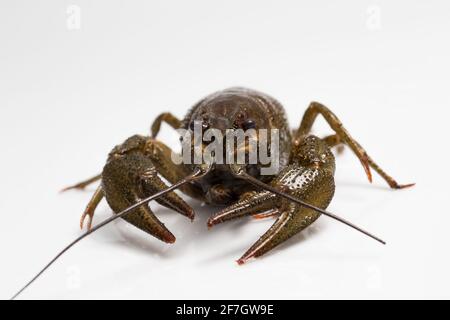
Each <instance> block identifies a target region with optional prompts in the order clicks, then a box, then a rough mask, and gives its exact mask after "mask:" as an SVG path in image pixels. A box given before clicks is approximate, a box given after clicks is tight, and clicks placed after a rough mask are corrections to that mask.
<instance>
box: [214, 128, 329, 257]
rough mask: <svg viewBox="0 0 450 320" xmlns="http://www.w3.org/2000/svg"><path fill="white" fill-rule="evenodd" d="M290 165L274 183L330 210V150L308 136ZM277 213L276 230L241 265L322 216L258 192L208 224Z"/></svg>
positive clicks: (293, 151) (252, 249) (323, 143)
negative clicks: (265, 213)
mask: <svg viewBox="0 0 450 320" xmlns="http://www.w3.org/2000/svg"><path fill="white" fill-rule="evenodd" d="M290 163H291V164H290V165H289V166H288V167H286V168H284V169H283V170H282V171H281V172H280V173H279V175H278V176H277V177H276V178H275V179H274V180H273V181H272V182H271V185H272V187H275V188H277V189H279V190H281V191H283V192H285V193H288V194H290V195H292V196H295V197H296V198H299V199H301V200H303V201H305V202H307V203H309V204H312V205H314V206H316V207H319V208H321V209H326V208H327V207H328V205H329V204H330V202H331V200H332V198H333V195H334V188H335V186H334V178H333V175H334V170H335V163H334V156H333V154H332V153H331V151H330V149H329V147H328V146H327V145H326V143H325V142H323V141H322V140H321V139H319V138H317V137H315V136H307V137H305V138H304V139H303V140H302V141H300V142H299V143H297V144H295V145H294V146H293V149H292V154H291V161H290ZM267 211H272V212H277V213H278V218H277V220H276V221H275V223H274V224H273V225H272V227H271V228H270V229H269V230H268V231H267V232H266V233H265V234H264V235H263V236H262V237H261V238H260V239H259V240H258V241H257V242H256V243H255V244H254V245H253V246H252V247H251V248H250V249H249V250H248V251H247V252H246V253H245V254H244V255H243V256H242V257H241V258H240V259H239V260H238V263H239V264H243V263H245V262H246V261H247V260H249V259H251V258H256V257H259V256H262V255H263V254H265V253H267V252H268V251H270V250H271V249H273V248H275V247H276V246H278V245H279V244H281V243H283V242H284V241H286V240H288V239H289V238H291V237H292V236H294V235H296V234H297V233H299V232H300V231H302V230H303V229H305V228H306V227H308V226H309V225H311V224H312V223H313V222H314V221H316V220H317V218H318V217H319V216H320V213H318V212H316V211H314V210H312V209H309V208H305V207H303V206H301V205H299V204H296V203H293V202H291V201H289V200H287V199H284V198H281V197H279V196H277V195H274V194H272V193H270V192H268V191H259V192H255V193H254V194H253V195H251V196H247V197H245V198H243V199H241V200H240V201H238V202H237V203H235V204H233V205H231V206H230V207H228V208H226V209H224V210H222V211H221V212H219V213H217V214H216V215H215V216H214V217H212V218H211V219H209V221H208V225H209V226H213V225H215V224H218V223H221V222H224V221H228V220H232V219H236V218H239V217H242V216H246V215H254V214H261V213H264V212H267Z"/></svg>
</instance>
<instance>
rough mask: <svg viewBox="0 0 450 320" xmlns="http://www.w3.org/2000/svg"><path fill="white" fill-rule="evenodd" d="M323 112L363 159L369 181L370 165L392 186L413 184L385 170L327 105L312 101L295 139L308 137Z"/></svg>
mask: <svg viewBox="0 0 450 320" xmlns="http://www.w3.org/2000/svg"><path fill="white" fill-rule="evenodd" d="M319 114H321V115H322V116H323V117H324V118H325V120H326V121H327V122H328V124H329V125H330V127H331V128H332V129H333V130H334V131H335V132H336V135H337V136H338V137H339V138H340V139H341V140H342V142H343V143H345V144H346V145H348V146H349V147H350V149H352V151H353V152H354V153H355V154H356V156H357V157H358V158H359V160H360V161H361V164H362V165H363V167H364V170H365V171H366V174H367V177H368V179H369V181H372V174H371V172H370V167H372V169H374V170H375V171H376V172H377V173H378V174H379V175H380V176H381V177H382V178H383V179H384V180H385V181H386V182H387V183H388V184H389V186H390V187H391V188H394V189H401V188H406V187H410V186H412V184H407V185H400V184H398V183H397V182H396V181H395V180H394V179H393V178H392V177H391V176H389V175H388V174H387V173H386V172H384V171H383V170H382V169H381V168H380V166H378V164H376V163H375V161H374V160H373V159H372V158H371V157H370V156H369V155H368V154H367V152H366V151H365V150H364V149H363V147H361V145H360V144H359V143H358V142H357V141H356V140H355V139H353V138H352V136H351V135H350V134H349V133H348V131H347V130H346V129H345V128H344V126H343V124H342V122H341V121H340V120H339V119H338V117H336V115H335V114H334V113H333V112H331V110H329V109H328V108H327V107H325V106H324V105H322V104H320V103H318V102H312V103H311V104H310V106H309V107H308V109H307V110H306V112H305V114H304V116H303V119H302V122H301V124H300V128H299V129H298V131H297V132H296V134H295V137H294V141H295V142H296V143H299V142H300V141H301V140H302V139H303V138H304V137H306V136H307V135H308V134H309V132H310V131H311V128H312V126H313V124H314V121H315V120H316V118H317V116H318V115H319ZM332 139H334V138H328V140H329V141H328V142H329V143H333V141H332Z"/></svg>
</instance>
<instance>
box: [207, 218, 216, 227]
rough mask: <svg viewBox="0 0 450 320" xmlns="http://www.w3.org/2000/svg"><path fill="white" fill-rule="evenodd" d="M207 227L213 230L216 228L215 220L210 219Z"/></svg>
mask: <svg viewBox="0 0 450 320" xmlns="http://www.w3.org/2000/svg"><path fill="white" fill-rule="evenodd" d="M206 225H207V226H208V229H211V228H212V227H214V226H215V225H216V222H215V221H214V219H213V218H210V219H208V222H207V223H206Z"/></svg>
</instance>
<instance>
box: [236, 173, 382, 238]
mask: <svg viewBox="0 0 450 320" xmlns="http://www.w3.org/2000/svg"><path fill="white" fill-rule="evenodd" d="M235 174H236V176H238V177H240V178H242V179H244V180H247V181H248V182H250V183H251V184H253V185H255V186H257V187H260V188H262V189H265V190H267V191H270V192H272V193H274V194H276V195H278V196H281V197H284V198H286V199H288V200H291V201H293V202H295V203H298V204H300V205H302V206H304V207H306V208H309V209H312V210H315V211H317V212H320V213H321V214H323V215H325V216H328V217H330V218H332V219H334V220H337V221H339V222H341V223H343V224H345V225H347V226H349V227H351V228H353V229H355V230H357V231H359V232H361V233H364V234H365V235H366V236H369V237H371V238H372V239H375V240H376V241H378V242H380V243H382V244H386V242H385V241H383V240H381V239H380V238H378V237H376V236H374V235H373V234H371V233H370V232H368V231H366V230H364V229H362V228H360V227H358V226H356V225H354V224H353V223H351V222H350V221H347V220H345V219H343V218H341V217H338V216H337V215H335V214H334V213H331V212H328V211H326V210H323V209H321V208H318V207H316V206H313V205H311V204H309V203H306V202H303V201H301V200H300V199H298V198H296V197H294V196H291V195H290V194H287V193H284V192H282V191H280V190H278V189H275V188H274V187H272V186H270V185H268V184H265V183H264V182H261V181H259V180H258V179H256V178H254V177H252V176H251V175H249V174H247V173H246V172H245V171H243V170H239V171H238V172H235Z"/></svg>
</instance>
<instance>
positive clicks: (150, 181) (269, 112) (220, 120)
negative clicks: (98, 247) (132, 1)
mask: <svg viewBox="0 0 450 320" xmlns="http://www.w3.org/2000/svg"><path fill="white" fill-rule="evenodd" d="M318 115H322V116H323V118H324V119H325V120H326V122H327V123H328V124H329V126H330V127H331V129H333V131H334V134H333V135H330V136H327V137H325V138H322V139H321V138H318V137H316V136H314V135H311V129H312V126H313V124H314V122H315V120H316V118H317V116H318ZM163 122H164V123H167V124H168V125H170V126H171V127H173V128H174V129H184V130H186V131H192V130H193V129H194V126H195V124H196V123H200V124H201V125H202V127H203V128H204V129H211V128H213V129H215V130H219V131H221V132H225V131H227V130H229V129H237V128H238V129H242V130H249V129H277V130H278V131H279V152H278V159H277V160H278V161H279V164H280V170H279V171H278V172H277V173H275V174H272V175H262V174H261V170H262V165H261V164H260V163H257V164H249V163H244V164H234V163H233V164H221V163H215V162H214V161H212V162H208V163H201V164H192V163H180V164H176V163H174V162H173V161H172V155H173V151H172V150H171V149H170V148H169V147H168V146H167V145H165V144H164V143H163V142H161V141H159V140H157V139H156V138H157V135H158V133H159V131H160V127H161V124H162V123H163ZM342 145H346V146H348V147H349V148H350V149H351V150H352V151H353V153H354V154H355V155H356V156H357V157H358V159H359V160H360V162H361V164H362V166H363V168H364V170H365V173H366V175H367V178H368V179H369V181H370V182H371V181H372V175H371V169H373V170H374V171H376V172H377V173H378V174H379V175H380V176H381V177H382V178H383V179H384V180H385V181H386V182H387V183H388V185H389V186H390V187H391V188H393V189H401V188H405V187H409V186H412V185H413V184H407V185H400V184H398V183H397V182H396V181H395V180H394V179H393V178H392V177H391V176H390V175H388V174H387V173H386V172H385V171H383V170H382V169H381V167H380V166H378V164H376V163H375V161H374V160H373V159H372V158H371V157H370V156H369V155H368V154H367V152H366V151H365V150H364V149H363V148H362V147H361V145H360V144H359V143H358V142H357V141H356V140H355V139H353V138H352V137H351V135H350V134H349V133H348V131H347V130H346V129H345V128H344V126H343V125H342V123H341V121H340V120H339V119H338V118H337V117H336V115H334V113H333V112H331V111H330V110H329V109H328V108H327V107H326V106H324V105H323V104H320V103H318V102H312V103H311V104H310V105H309V107H308V108H307V110H306V112H305V113H304V115H303V118H302V120H301V123H300V126H299V127H298V129H296V130H294V131H292V132H291V130H290V128H289V125H288V122H287V120H286V116H285V111H284V109H283V107H282V105H281V104H280V103H279V102H278V101H276V100H275V99H274V98H272V97H270V96H268V95H266V94H263V93H261V92H257V91H254V90H250V89H244V88H230V89H227V90H223V91H219V92H216V93H214V94H211V95H209V96H207V97H206V98H204V99H202V100H201V101H199V102H198V103H197V104H195V105H194V106H193V107H192V108H191V109H190V111H189V112H188V113H187V115H186V116H185V117H184V119H182V120H180V119H178V118H177V117H176V116H174V115H173V114H171V113H163V114H161V115H159V116H158V117H157V118H156V120H155V121H154V122H153V125H152V126H151V136H140V135H136V136H132V137H130V138H128V139H127V140H126V141H125V142H124V143H122V144H120V145H119V146H116V147H115V148H114V149H113V150H112V151H111V153H110V154H109V157H108V160H107V163H106V165H105V167H104V169H103V172H102V173H101V174H100V175H98V176H96V177H94V178H91V179H89V180H86V181H84V182H82V183H79V184H76V185H74V186H72V187H69V188H66V189H65V190H69V189H83V188H85V187H86V186H87V185H89V184H91V183H93V182H95V181H97V180H101V184H100V186H99V187H98V188H97V190H96V191H95V193H94V195H93V197H92V199H91V201H90V202H89V204H88V205H87V207H86V210H85V212H84V213H83V215H82V217H81V221H80V225H81V228H83V223H84V221H85V219H86V217H88V218H89V222H88V231H87V232H86V233H85V234H83V235H82V236H81V237H80V238H78V239H76V240H75V241H74V242H72V243H71V244H70V245H69V246H68V247H66V248H65V249H64V250H63V251H62V252H61V253H60V254H58V256H57V257H56V258H55V259H53V260H52V261H51V262H50V263H49V264H48V265H47V266H46V267H45V268H44V269H43V270H42V271H41V272H40V273H39V274H38V275H37V276H36V277H35V278H33V279H32V281H30V282H29V283H28V284H27V285H26V286H25V288H26V287H27V286H28V285H29V284H31V282H33V281H34V280H35V279H36V278H37V277H38V276H39V275H40V274H41V273H42V272H43V271H45V270H46V269H47V268H48V267H49V266H50V265H51V264H52V263H53V262H54V261H55V260H56V259H57V258H58V257H59V256H60V255H61V254H62V253H64V252H65V251H66V250H67V249H68V248H70V247H71V246H72V245H74V244H75V243H77V242H78V241H80V240H81V239H82V238H84V237H86V236H87V235H89V234H90V233H92V232H94V231H96V230H98V229H99V228H101V227H103V226H104V225H106V224H107V223H109V222H111V221H112V220H115V219H117V218H119V217H121V218H123V219H125V220H126V221H127V222H129V223H131V224H132V225H134V226H136V227H137V228H139V229H141V230H142V231H145V232H147V233H149V234H151V235H152V236H154V237H156V238H158V239H160V240H162V241H164V242H166V243H173V242H175V240H176V239H175V236H174V235H173V234H172V233H171V232H170V231H169V230H168V229H167V228H166V227H165V226H164V224H163V223H161V222H160V221H159V220H158V219H157V218H156V216H155V215H154V214H153V212H152V210H151V209H150V207H149V206H148V205H147V203H148V202H149V201H151V200H156V201H157V202H158V203H160V204H161V205H163V206H165V207H168V208H170V209H172V210H174V211H177V212H179V213H180V214H182V215H184V216H186V217H188V218H189V219H194V216H195V214H194V211H193V209H192V208H191V207H190V206H189V205H188V204H187V203H186V202H185V201H184V200H183V199H182V198H181V197H180V196H179V195H177V194H176V193H174V192H173V190H175V189H177V188H179V190H181V191H182V192H183V193H185V194H186V195H189V196H191V197H193V198H196V199H199V200H201V201H203V202H205V203H207V204H211V205H226V207H225V208H224V209H222V210H221V211H220V212H218V213H216V214H215V215H213V216H212V217H211V218H210V219H209V220H208V227H213V226H214V225H217V224H219V223H222V222H225V221H229V220H232V219H236V218H240V217H244V216H249V215H252V216H254V217H256V218H263V217H270V216H274V217H276V221H275V223H274V224H273V226H272V227H271V228H270V229H269V230H268V231H267V232H266V233H265V234H264V235H263V236H262V237H261V238H260V239H259V240H257V241H256V243H255V244H254V245H253V246H252V247H251V248H250V249H249V250H248V251H247V252H246V253H245V254H244V255H243V256H242V257H241V258H240V259H238V263H239V264H243V263H245V262H246V261H248V260H249V259H251V258H256V257H260V256H262V255H263V254H265V253H267V252H268V251H270V250H272V249H273V248H274V247H276V246H278V245H279V244H281V243H283V242H284V241H286V240H287V239H289V238H291V237H292V236H294V235H296V234H297V233H299V232H300V231H302V230H304V229H305V228H306V227H308V226H309V225H311V224H312V223H313V222H314V221H316V220H317V218H319V216H320V215H321V214H325V215H327V216H329V217H332V218H334V219H336V220H338V221H340V222H343V223H345V224H347V225H349V226H351V227H353V228H355V229H357V230H359V231H361V232H363V233H365V234H366V235H369V236H370V237H372V238H374V239H376V240H378V241H380V242H382V243H384V242H383V241H382V240H380V239H379V238H377V237H375V236H373V235H371V234H369V233H368V232H366V231H364V230H362V229H360V228H358V227H356V226H354V225H353V224H351V223H350V222H348V221H346V220H344V219H342V218H339V217H338V216H336V215H334V214H332V213H330V212H327V211H326V210H325V209H326V208H327V207H328V205H329V203H330V202H331V200H332V198H333V195H334V191H335V183H334V172H335V157H334V155H333V153H332V152H331V148H333V147H337V146H342ZM203 147H204V145H203ZM161 177H163V178H164V179H165V180H167V181H168V182H169V183H170V184H172V186H171V187H168V186H167V185H166V183H165V182H164V181H163V180H162V179H161ZM103 198H106V201H107V202H108V204H109V206H110V207H111V209H112V210H113V211H114V212H115V213H116V215H114V216H112V217H111V218H109V219H107V220H106V221H104V222H102V223H100V224H99V225H97V226H95V227H94V228H91V224H92V219H93V216H94V211H95V209H96V207H97V206H98V204H99V203H100V201H101V200H102V199H103ZM25 288H23V289H25ZM23 289H22V290H23ZM22 290H21V291H22ZM21 291H19V293H20V292H21Z"/></svg>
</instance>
